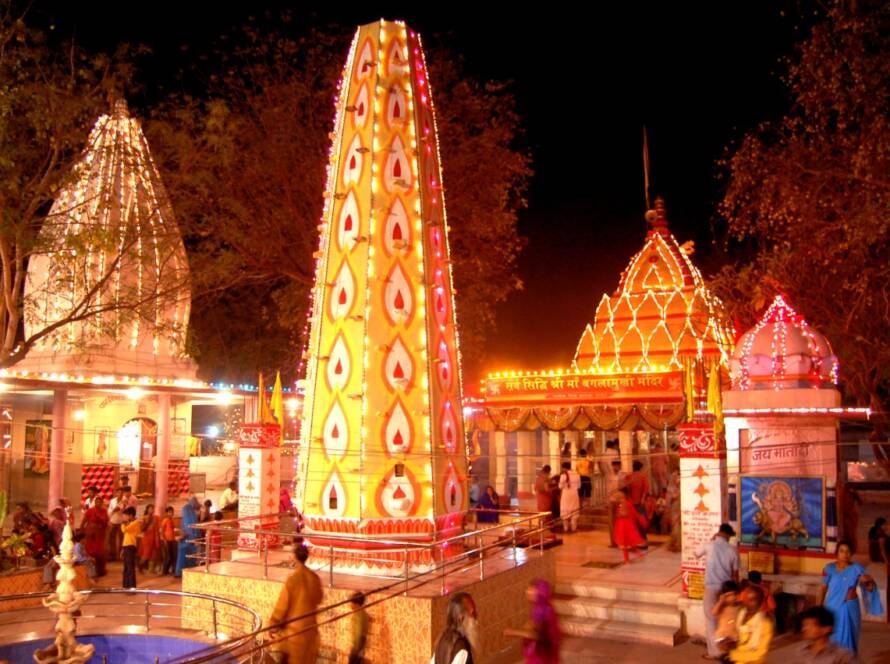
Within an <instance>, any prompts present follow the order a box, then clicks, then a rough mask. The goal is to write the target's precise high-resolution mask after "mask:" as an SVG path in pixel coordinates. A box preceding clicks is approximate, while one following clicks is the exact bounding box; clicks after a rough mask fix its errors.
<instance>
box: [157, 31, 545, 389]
mask: <svg viewBox="0 0 890 664" xmlns="http://www.w3.org/2000/svg"><path fill="white" fill-rule="evenodd" d="M286 28H287V22H285V24H284V28H281V27H280V26H279V27H277V28H275V29H274V30H270V29H267V28H264V27H258V24H256V23H254V24H251V25H250V26H248V27H247V28H245V29H244V30H243V32H242V33H240V34H238V35H236V36H235V37H234V38H230V39H227V40H225V41H224V42H223V47H222V48H219V49H218V50H217V51H216V52H215V53H214V54H213V55H212V56H211V57H208V58H206V59H205V60H203V61H202V62H203V63H204V64H203V65H202V67H204V68H205V69H209V72H207V71H205V72H203V73H202V74H201V77H200V80H201V85H199V86H198V87H197V88H194V89H192V91H191V93H190V94H177V95H176V96H175V97H173V98H172V99H170V100H169V102H168V103H167V104H165V105H164V107H163V108H162V109H160V110H159V112H158V113H156V114H155V117H154V119H153V121H152V122H151V123H150V125H149V132H150V140H151V143H152V145H153V147H154V149H155V151H156V153H158V155H159V161H160V167H161V169H162V172H163V173H164V179H165V181H166V182H167V183H168V191H169V192H170V195H171V198H172V201H173V206H174V208H175V209H176V211H177V215H178V217H179V219H180V220H181V222H182V223H183V224H186V228H187V233H188V235H189V238H190V239H189V241H188V245H189V250H190V260H191V264H192V274H193V276H194V278H195V279H196V284H195V293H196V297H195V309H194V312H193V316H192V325H191V328H192V348H193V349H194V351H195V354H196V357H197V359H198V361H199V363H200V365H201V370H202V372H203V373H204V374H205V375H208V376H226V377H227V378H229V379H231V380H234V379H239V378H246V377H248V376H250V375H252V374H253V373H254V371H255V370H256V369H257V368H259V369H265V370H268V369H274V368H281V369H282V370H283V371H284V373H285V374H286V375H288V377H291V378H292V377H294V376H295V374H296V373H297V372H298V369H299V365H300V350H301V345H302V343H303V342H304V339H305V334H306V333H307V332H308V330H306V329H305V325H306V320H307V315H306V314H307V308H308V305H309V292H310V290H311V287H312V282H313V278H314V273H313V269H314V261H313V258H312V254H313V252H314V251H315V250H316V249H317V247H318V224H319V222H320V219H321V210H322V202H323V196H322V195H323V190H324V182H325V168H326V166H327V161H328V150H329V148H330V141H331V137H330V132H331V130H332V122H333V117H334V100H335V97H336V90H337V83H338V79H339V76H340V73H341V69H342V66H343V63H344V62H345V59H346V52H347V49H348V46H349V43H350V35H349V34H348V33H344V32H343V31H337V30H334V29H327V30H314V31H312V32H310V33H309V34H286ZM294 32H295V31H294ZM427 61H428V62H429V63H430V71H431V76H432V80H431V85H432V90H433V96H434V101H435V103H436V109H437V121H438V128H439V137H440V141H441V150H440V152H441V155H442V161H443V171H444V175H443V177H444V182H445V185H446V187H447V193H446V205H447V210H448V220H449V225H450V227H451V247H452V258H453V265H454V273H455V289H456V292H457V295H456V297H457V312H458V317H459V321H458V322H459V325H460V333H461V342H462V350H463V354H464V357H465V359H469V360H470V361H472V360H474V359H478V358H479V357H480V356H481V353H482V349H483V347H484V342H485V338H486V335H487V334H488V333H489V332H490V331H491V329H492V328H493V323H494V306H495V304H496V303H497V302H499V301H501V300H503V299H504V298H505V297H506V296H507V295H508V294H509V293H510V292H512V291H513V290H515V289H517V288H520V287H521V285H522V284H521V282H520V281H519V279H518V278H517V277H516V276H515V268H516V259H517V255H518V252H519V250H520V248H521V246H522V239H521V238H520V237H519V235H518V232H517V228H516V223H517V211H518V210H519V209H520V208H521V207H523V206H524V205H525V201H524V198H523V195H524V192H525V189H526V187H527V183H528V180H529V178H530V176H531V169H530V158H529V156H528V154H527V153H526V152H524V151H523V150H522V149H520V148H519V147H517V142H518V140H519V138H520V136H521V127H520V118H519V116H518V115H517V113H516V111H515V102H514V99H513V96H512V94H511V92H510V89H509V86H508V85H506V84H504V83H494V82H480V81H477V80H475V79H473V78H472V77H470V76H468V75H467V74H466V71H465V68H464V67H463V65H462V63H461V61H460V58H458V57H455V56H454V55H453V54H451V53H449V52H448V51H447V50H445V49H441V48H435V49H432V50H430V51H429V52H428V54H427ZM248 328H250V329H251V330H252V332H249V333H247V338H249V339H251V340H253V341H252V342H251V343H244V340H245V332H246V331H247V329H248Z"/></svg>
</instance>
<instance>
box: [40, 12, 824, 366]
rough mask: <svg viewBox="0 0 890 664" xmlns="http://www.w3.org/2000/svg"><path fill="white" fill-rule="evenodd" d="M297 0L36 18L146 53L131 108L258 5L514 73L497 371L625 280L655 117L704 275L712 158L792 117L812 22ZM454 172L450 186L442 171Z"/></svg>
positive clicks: (530, 353) (537, 358)
mask: <svg viewBox="0 0 890 664" xmlns="http://www.w3.org/2000/svg"><path fill="white" fill-rule="evenodd" d="M296 4H297V3H272V2H270V3H264V2H260V1H258V2H250V3H246V2H245V3H233V4H232V6H228V5H227V4H225V3H219V2H212V3H211V2H200V1H188V0H180V2H175V3H174V2H151V3H145V4H135V3H133V4H130V5H129V7H130V8H132V9H130V10H129V11H132V12H134V13H132V14H131V13H129V11H128V10H127V6H128V5H127V3H121V2H116V3H104V2H92V3H49V2H37V3H35V8H34V10H33V11H34V17H35V18H39V20H40V22H44V21H49V20H52V22H54V24H55V32H56V33H57V34H63V35H66V36H69V35H74V36H75V37H76V38H77V40H78V41H79V42H80V43H81V44H82V45H84V46H85V47H87V48H91V49H110V48H113V46H114V45H115V44H116V43H117V42H119V41H127V42H130V43H133V44H145V45H148V46H150V47H151V49H152V55H151V56H150V57H149V58H147V59H145V61H144V63H143V71H142V74H141V78H142V79H143V81H144V82H145V83H146V87H145V90H144V91H143V92H142V93H141V96H140V98H137V99H131V100H130V101H131V103H132V104H133V105H134V106H136V108H137V110H139V106H140V105H142V106H143V107H144V106H147V105H150V104H151V103H152V96H153V95H162V94H164V91H165V89H170V88H171V87H173V86H175V85H176V80H177V74H178V72H179V71H181V70H185V69H187V68H188V63H187V62H186V60H185V58H188V57H191V55H190V54H192V53H196V52H200V51H201V50H202V49H204V50H207V49H209V47H210V45H211V44H212V43H213V42H214V40H215V39H216V38H217V37H218V36H219V35H220V34H221V33H224V32H226V31H227V30H229V29H230V28H232V27H233V26H237V25H239V24H240V23H242V22H244V20H245V19H246V17H247V16H249V15H257V14H258V13H261V12H262V10H263V8H271V9H272V10H273V11H274V12H277V11H278V9H279V8H283V7H290V8H291V10H292V12H293V15H294V17H295V19H296V20H295V24H296V25H295V28H294V29H297V30H299V29H300V25H307V24H310V23H316V24H319V23H321V24H327V23H337V24H342V25H343V26H344V33H345V35H346V36H345V38H344V46H343V49H344V50H343V53H336V54H332V57H336V58H338V59H342V58H343V57H345V52H346V49H347V48H348V44H349V34H350V26H354V25H358V24H361V23H367V22H370V21H373V20H376V19H378V18H380V17H381V16H382V17H384V18H389V19H399V18H401V19H405V20H406V21H407V22H408V24H409V25H410V26H411V27H413V28H414V29H416V30H418V31H420V32H421V33H422V34H427V35H428V34H431V33H440V34H446V35H448V39H449V40H450V41H452V43H453V45H454V46H456V47H457V48H458V49H459V50H461V51H462V52H463V53H464V55H465V57H466V61H467V68H468V69H469V70H470V71H471V72H472V73H474V74H476V75H477V76H479V77H480V78H494V79H500V80H503V79H510V80H513V81H514V90H515V92H516V95H517V98H518V102H519V112H520V114H521V115H522V116H523V117H524V118H525V131H526V136H525V140H526V142H527V144H528V146H529V147H530V148H531V150H532V153H533V156H534V170H535V177H534V179H533V181H532V185H531V189H530V191H529V194H528V201H529V206H528V209H527V210H525V211H524V212H523V213H522V216H521V222H520V231H521V233H522V234H523V235H525V236H526V237H527V238H528V246H527V248H526V250H525V251H524V253H523V254H522V256H521V259H520V276H521V277H522V279H523V281H524V282H525V283H526V289H525V290H524V291H523V292H520V293H518V294H516V295H514V296H512V297H511V298H510V299H509V301H507V302H506V303H504V304H503V305H502V306H501V307H500V309H499V317H498V318H499V330H498V332H497V333H496V335H495V336H494V338H493V339H492V343H490V344H489V346H490V349H489V353H488V359H487V362H486V368H487V369H490V370H496V369H503V368H508V367H514V368H550V367H554V366H566V365H568V363H569V362H570V361H571V359H572V356H573V354H574V350H575V345H576V343H577V340H578V338H579V336H580V334H581V332H582V330H583V328H584V325H585V324H586V323H587V322H588V321H589V320H592V318H593V313H594V310H595V307H596V304H597V303H598V301H599V299H600V297H601V296H602V294H603V292H609V293H611V292H612V291H613V290H614V289H615V287H616V286H617V283H618V277H619V274H620V272H621V270H623V269H624V267H625V265H626V264H627V262H628V260H629V258H630V256H631V254H632V253H634V252H635V251H636V250H637V249H638V248H639V247H640V246H641V245H642V241H643V237H644V234H645V223H644V221H643V214H644V212H645V204H644V197H643V175H642V158H641V154H642V147H641V143H642V127H643V125H644V124H645V125H646V126H647V127H648V131H649V145H650V157H651V167H652V190H653V193H654V194H658V195H662V196H664V197H665V199H666V201H667V206H668V218H669V220H670V225H671V229H672V230H673V231H674V233H675V234H676V235H677V237H678V239H679V241H680V242H684V241H686V240H689V239H692V240H695V243H696V253H695V256H694V258H693V260H694V261H695V262H696V263H697V264H698V265H699V267H701V268H702V269H703V270H704V271H705V272H706V273H707V272H708V271H711V270H713V269H714V267H715V266H717V265H719V263H720V261H721V260H724V257H723V255H722V252H721V251H719V250H718V247H715V246H714V243H713V238H714V233H713V230H712V227H713V224H714V222H715V219H716V217H715V203H716V201H718V200H719V198H720V187H721V185H720V182H719V180H718V178H717V175H718V169H717V165H716V161H717V159H718V158H719V157H720V156H721V154H723V151H724V149H725V148H726V147H727V146H730V145H731V144H732V143H733V142H734V141H737V140H738V139H740V138H741V136H743V135H744V133H745V132H746V131H747V130H749V129H750V128H752V127H754V126H756V124H757V123H758V122H760V121H763V120H768V119H771V118H774V117H776V116H780V115H781V114H782V113H783V111H784V110H785V108H786V104H787V101H786V94H785V90H784V87H783V86H782V84H781V81H780V78H779V74H780V73H781V72H782V69H783V68H782V66H781V64H780V63H779V59H780V57H782V56H783V55H787V54H790V53H791V51H792V48H793V44H794V43H795V42H797V41H799V39H800V38H801V33H800V32H798V31H797V30H796V29H795V28H796V26H799V25H801V24H802V23H803V22H805V21H807V20H810V19H809V17H807V16H804V17H803V19H802V18H801V14H802V13H804V12H805V10H804V9H802V8H801V3H799V2H787V1H783V2H766V1H764V2H750V1H748V2H725V3H657V4H656V5H653V6H648V5H646V4H643V3H622V4H625V5H632V6H628V7H626V8H624V9H622V10H615V9H609V10H605V9H601V8H600V7H596V9H595V10H592V9H590V8H588V9H581V8H578V7H574V6H570V5H568V4H564V5H562V6H560V5H558V4H557V3H544V4H539V5H536V6H535V7H536V8H537V9H538V11H534V12H532V11H529V10H528V9H518V7H519V4H518V3H504V4H503V5H502V6H503V9H502V10H500V11H497V10H493V9H486V10H485V13H477V12H476V11H472V10H471V9H470V8H468V7H461V8H453V7H448V8H447V9H446V4H445V3H414V4H411V5H395V4H392V3H383V4H376V5H375V4H374V3H366V4H363V5H361V6H362V7H370V8H372V9H360V8H358V7H354V8H346V9H344V8H338V9H337V10H336V11H334V10H332V9H331V8H330V7H331V5H332V4H333V3H328V8H324V9H315V10H313V11H311V12H309V11H307V10H305V9H304V8H303V7H304V6H305V5H304V4H300V7H299V8H298V7H296V6H290V5H296ZM488 4H489V3H480V2H477V3H473V5H470V6H469V7H472V8H473V9H477V8H479V7H483V6H486V7H487V6H488ZM600 4H605V3H600ZM667 4H671V5H677V6H671V7H665V6H663V5H667ZM681 4H684V5H694V4H698V5H701V6H700V7H697V8H696V7H691V6H690V7H679V5H681ZM706 4H707V5H713V6H705V5H706ZM83 5H86V6H83ZM804 6H805V7H806V6H807V5H806V3H804ZM136 12H138V13H136ZM810 14H811V12H810ZM185 44H187V45H189V49H188V50H187V51H184V50H183V49H182V48H181V47H182V46H183V45H185ZM429 65H430V67H431V68H435V66H436V64H435V62H434V61H430V62H429ZM433 92H434V94H435V91H433ZM143 110H144V108H143ZM444 178H445V183H446V185H447V182H448V173H447V172H445V173H444ZM319 195H321V192H319ZM459 305H460V302H459V301H458V307H459ZM458 313H459V310H458Z"/></svg>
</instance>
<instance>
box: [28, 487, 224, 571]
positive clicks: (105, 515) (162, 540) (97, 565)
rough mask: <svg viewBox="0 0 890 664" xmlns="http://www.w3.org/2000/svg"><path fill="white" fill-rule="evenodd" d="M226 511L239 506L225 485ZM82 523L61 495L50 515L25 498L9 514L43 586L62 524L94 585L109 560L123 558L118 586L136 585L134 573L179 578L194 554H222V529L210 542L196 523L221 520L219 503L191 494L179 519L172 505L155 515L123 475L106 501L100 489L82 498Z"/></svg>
mask: <svg viewBox="0 0 890 664" xmlns="http://www.w3.org/2000/svg"><path fill="white" fill-rule="evenodd" d="M220 502H221V505H222V503H225V505H224V507H225V511H226V512H228V513H229V514H230V515H232V516H234V515H235V514H236V512H233V509H235V510H236V509H237V505H238V494H237V485H235V484H234V483H232V484H230V485H229V488H228V490H227V492H224V494H223V497H222V499H221V501H220ZM81 508H82V517H81V520H80V523H79V524H77V523H75V514H74V510H73V508H72V504H71V502H70V501H68V500H67V499H64V498H63V499H62V500H61V501H60V504H59V505H58V506H57V507H54V508H53V509H52V511H51V512H50V516H49V518H47V517H45V516H44V515H43V514H41V513H40V512H37V511H34V510H32V509H31V507H30V505H29V504H28V503H26V502H20V503H18V504H16V506H15V510H14V512H13V533H14V534H16V535H19V536H21V537H22V539H23V541H24V543H25V545H26V546H27V553H26V555H27V556H28V557H31V558H32V559H33V560H34V561H35V562H36V563H37V564H43V566H44V568H43V569H44V576H43V580H44V584H45V587H47V588H51V587H52V586H53V585H54V583H55V577H56V573H57V571H58V564H57V563H56V562H55V560H54V557H55V556H56V555H57V554H58V553H59V550H60V547H61V544H62V532H63V530H64V528H65V524H66V523H70V524H71V527H72V537H73V541H74V558H75V564H76V565H83V566H85V567H86V577H87V579H88V582H89V583H90V584H91V585H92V583H94V580H95V579H97V578H101V577H104V576H106V575H107V574H108V563H109V562H112V561H121V562H122V563H123V566H122V567H123V574H122V580H121V586H122V587H124V588H134V587H136V585H137V572H138V573H139V574H143V575H145V574H150V575H155V576H175V577H180V576H181V575H182V570H183V569H185V568H188V567H192V566H194V565H196V564H197V559H198V557H199V556H198V554H199V553H201V552H202V550H203V548H204V547H208V549H209V550H208V552H207V553H208V555H209V556H210V559H211V562H218V561H219V560H220V559H221V555H222V542H221V532H220V531H218V530H215V531H212V532H211V535H210V537H209V538H208V541H206V542H205V541H204V534H203V533H202V531H201V530H200V529H198V528H195V525H196V524H197V523H203V522H207V521H211V520H221V519H223V518H224V517H223V506H221V507H220V509H219V510H214V509H213V503H212V501H210V500H205V501H204V503H203V504H202V503H201V502H199V500H198V499H197V497H196V496H194V494H192V495H190V496H189V498H188V500H187V501H186V504H185V505H183V506H182V508H181V511H180V516H179V521H178V522H177V520H176V518H175V512H174V509H173V507H167V508H166V509H165V510H164V513H163V514H156V513H155V506H154V505H153V504H147V505H145V506H144V507H140V505H139V499H138V498H137V497H136V496H135V495H134V493H133V490H132V488H131V487H130V486H129V483H128V481H127V478H126V477H125V476H123V477H122V478H121V479H120V481H119V482H118V485H117V486H116V487H115V489H114V491H113V494H112V498H111V500H109V501H108V502H107V503H106V501H105V498H104V497H103V496H102V495H101V494H100V492H99V489H98V487H95V486H92V487H90V488H89V489H88V491H87V496H86V497H85V498H84V499H83V501H82V504H81Z"/></svg>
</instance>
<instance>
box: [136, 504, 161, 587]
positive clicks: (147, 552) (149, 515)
mask: <svg viewBox="0 0 890 664" xmlns="http://www.w3.org/2000/svg"><path fill="white" fill-rule="evenodd" d="M160 566H161V520H160V519H159V518H158V517H157V515H156V514H155V506H154V505H146V506H145V514H144V516H143V517H142V541H141V542H140V543H139V571H140V572H144V571H146V570H148V571H149V572H151V571H154V572H155V573H157V571H158V570H159V568H160ZM152 568H154V570H152Z"/></svg>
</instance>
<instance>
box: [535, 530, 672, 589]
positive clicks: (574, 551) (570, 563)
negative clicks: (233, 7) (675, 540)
mask: <svg viewBox="0 0 890 664" xmlns="http://www.w3.org/2000/svg"><path fill="white" fill-rule="evenodd" d="M562 538H563V545H562V546H560V547H557V548H555V549H554V550H553V551H554V554H555V555H556V575H557V580H573V581H575V580H591V581H596V582H597V583H602V584H605V585H620V586H622V587H627V588H636V587H638V588H641V589H645V588H657V589H658V590H676V591H677V592H679V591H680V554H679V553H672V552H671V551H668V550H667V548H666V543H667V540H668V538H667V537H662V536H659V535H650V540H651V542H652V544H653V546H652V547H650V551H648V552H646V553H644V554H643V557H642V558H641V559H636V557H635V556H634V555H633V554H631V562H630V563H628V564H627V565H624V564H621V563H622V560H623V557H622V554H621V550H620V549H612V548H609V533H608V532H604V531H597V530H593V531H581V532H577V533H572V534H570V535H563V536H562ZM655 544H658V545H659V546H654V545H655ZM592 562H593V563H610V564H618V565H619V566H618V567H607V566H605V565H603V566H590V565H589V563H592Z"/></svg>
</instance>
